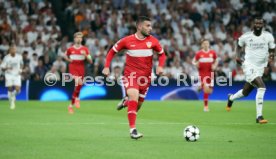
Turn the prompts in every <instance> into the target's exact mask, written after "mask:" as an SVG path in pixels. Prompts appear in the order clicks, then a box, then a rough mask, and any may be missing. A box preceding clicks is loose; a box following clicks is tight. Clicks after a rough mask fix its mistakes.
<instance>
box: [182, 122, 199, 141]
mask: <svg viewBox="0 0 276 159" xmlns="http://www.w3.org/2000/svg"><path fill="white" fill-rule="evenodd" d="M183 136H184V138H185V139H186V141H192V142H193V141H197V140H198V139H199V128H198V127H196V126H194V125H189V126H187V127H186V128H185V129H184V132H183Z"/></svg>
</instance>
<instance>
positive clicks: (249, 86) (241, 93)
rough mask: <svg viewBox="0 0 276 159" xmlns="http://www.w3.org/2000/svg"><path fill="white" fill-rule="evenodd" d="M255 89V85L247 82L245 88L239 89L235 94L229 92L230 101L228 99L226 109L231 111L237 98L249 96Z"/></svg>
mask: <svg viewBox="0 0 276 159" xmlns="http://www.w3.org/2000/svg"><path fill="white" fill-rule="evenodd" d="M253 89H254V86H253V85H252V84H250V83H248V82H246V83H245V84H244V86H243V89H241V90H239V91H238V92H236V93H235V94H228V101H227V106H226V110H227V111H228V112H229V111H231V108H232V105H233V102H234V101H235V100H236V99H239V98H242V97H247V96H248V95H249V94H250V93H251V92H252V90H253Z"/></svg>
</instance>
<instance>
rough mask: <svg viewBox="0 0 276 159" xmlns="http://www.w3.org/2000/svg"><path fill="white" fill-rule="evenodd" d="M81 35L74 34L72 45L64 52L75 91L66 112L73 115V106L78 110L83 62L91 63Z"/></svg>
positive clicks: (83, 68) (83, 70)
mask: <svg viewBox="0 0 276 159" xmlns="http://www.w3.org/2000/svg"><path fill="white" fill-rule="evenodd" d="M82 38H83V34H82V33H81V32H77V33H75V34H74V44H73V45H72V46H71V47H69V48H68V49H67V51H66V53H65V54H66V56H65V59H66V61H68V62H69V73H70V74H71V75H72V77H73V78H74V81H75V89H74V92H73V95H72V100H71V104H70V105H69V106H68V112H69V113H70V114H73V113H74V110H73V105H75V106H76V108H80V100H79V94H80V90H81V87H82V85H83V81H82V80H83V77H84V75H85V62H84V61H85V60H88V62H89V63H92V58H91V55H90V52H89V50H88V48H87V47H85V46H83V45H82V44H81V42H82Z"/></svg>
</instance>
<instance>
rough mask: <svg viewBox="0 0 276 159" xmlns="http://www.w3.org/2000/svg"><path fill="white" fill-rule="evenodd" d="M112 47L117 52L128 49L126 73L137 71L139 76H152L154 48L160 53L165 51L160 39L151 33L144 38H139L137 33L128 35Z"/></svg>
mask: <svg viewBox="0 0 276 159" xmlns="http://www.w3.org/2000/svg"><path fill="white" fill-rule="evenodd" d="M112 49H113V50H114V51H115V52H119V51H120V50H122V49H125V50H126V66H125V72H124V73H125V75H129V74H130V73H131V72H136V74H137V75H138V76H150V75H151V70H152V56H153V50H154V51H156V52H158V53H159V54H162V53H164V51H163V48H162V46H161V45H160V43H159V41H158V40H157V39H156V38H155V37H153V36H151V35H150V36H148V37H145V38H144V39H139V38H138V37H137V36H136V34H132V35H129V36H126V37H124V38H122V39H121V40H119V41H118V42H117V43H116V44H115V45H114V46H113V48H112Z"/></svg>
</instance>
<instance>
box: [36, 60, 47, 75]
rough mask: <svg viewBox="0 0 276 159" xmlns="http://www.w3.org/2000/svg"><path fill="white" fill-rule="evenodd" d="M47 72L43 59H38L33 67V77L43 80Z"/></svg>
mask: <svg viewBox="0 0 276 159" xmlns="http://www.w3.org/2000/svg"><path fill="white" fill-rule="evenodd" d="M46 72H47V68H46V67H45V66H44V63H43V60H42V59H39V60H38V63H37V66H36V67H35V72H34V73H35V79H36V80H43V78H44V76H45V74H46Z"/></svg>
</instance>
